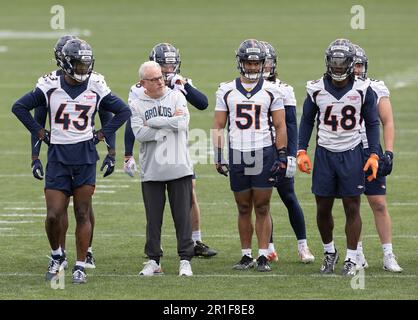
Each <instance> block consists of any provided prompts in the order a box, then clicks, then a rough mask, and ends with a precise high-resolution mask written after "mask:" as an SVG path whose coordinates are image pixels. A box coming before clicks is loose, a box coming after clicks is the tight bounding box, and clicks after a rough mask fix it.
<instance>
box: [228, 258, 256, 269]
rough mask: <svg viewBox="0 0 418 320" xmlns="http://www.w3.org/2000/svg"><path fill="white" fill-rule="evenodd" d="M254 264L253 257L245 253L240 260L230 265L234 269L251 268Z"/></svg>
mask: <svg viewBox="0 0 418 320" xmlns="http://www.w3.org/2000/svg"><path fill="white" fill-rule="evenodd" d="M254 265H255V262H254V260H253V258H250V257H249V256H247V255H244V256H242V258H241V260H240V261H239V262H238V263H237V264H236V265H234V266H233V267H232V269H235V270H247V269H250V268H253V267H254Z"/></svg>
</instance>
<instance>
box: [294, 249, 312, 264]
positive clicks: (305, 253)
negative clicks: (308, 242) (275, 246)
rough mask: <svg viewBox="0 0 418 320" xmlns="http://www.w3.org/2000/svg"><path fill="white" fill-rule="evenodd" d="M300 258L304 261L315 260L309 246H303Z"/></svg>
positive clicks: (299, 253) (299, 251)
mask: <svg viewBox="0 0 418 320" xmlns="http://www.w3.org/2000/svg"><path fill="white" fill-rule="evenodd" d="M298 255H299V260H300V261H301V262H302V263H311V262H314V261H315V257H314V255H313V254H312V253H311V251H310V250H309V248H308V247H303V248H302V249H300V250H298Z"/></svg>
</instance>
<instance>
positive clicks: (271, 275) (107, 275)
mask: <svg viewBox="0 0 418 320" xmlns="http://www.w3.org/2000/svg"><path fill="white" fill-rule="evenodd" d="M70 274H71V273H70V272H68V275H70ZM0 277H45V274H44V273H19V272H16V273H7V272H2V273H0ZM88 277H89V278H95V277H97V278H138V279H150V277H143V278H142V277H140V276H138V274H114V273H103V274H100V273H96V272H95V273H89V275H88ZM160 277H176V278H178V279H181V278H180V277H179V276H178V274H177V273H175V272H174V270H173V271H172V273H171V274H167V273H166V274H164V275H159V276H155V278H156V279H158V278H160ZM267 277H268V278H322V279H327V278H330V277H331V278H338V279H342V280H347V281H349V280H351V279H347V278H343V277H342V276H340V275H338V274H333V275H326V276H324V275H321V274H319V273H313V274H275V273H263V274H244V273H243V272H238V273H237V274H223V273H219V274H217V273H211V274H193V277H192V278H240V279H241V278H267ZM365 277H366V278H377V279H378V278H403V279H415V278H417V277H418V275H416V274H374V275H368V274H367V272H366V273H365Z"/></svg>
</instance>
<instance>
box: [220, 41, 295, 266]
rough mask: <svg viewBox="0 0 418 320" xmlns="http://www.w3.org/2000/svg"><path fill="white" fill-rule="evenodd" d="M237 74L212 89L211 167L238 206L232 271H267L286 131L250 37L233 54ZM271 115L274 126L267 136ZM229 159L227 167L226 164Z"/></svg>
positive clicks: (278, 96) (275, 90) (275, 91)
mask: <svg viewBox="0 0 418 320" xmlns="http://www.w3.org/2000/svg"><path fill="white" fill-rule="evenodd" d="M236 59H237V68H238V70H239V71H240V77H238V78H236V79H235V80H233V81H230V82H226V83H221V84H220V86H219V88H218V91H217V92H216V107H215V117H214V127H213V128H214V130H213V143H214V151H215V166H216V170H217V171H218V172H219V173H220V174H222V175H225V176H227V175H228V171H229V174H230V186H231V190H232V191H233V193H234V197H235V201H236V203H237V208H238V230H239V235H240V241H241V250H242V251H241V253H242V258H241V260H240V261H239V262H238V263H237V264H235V265H234V266H233V269H235V270H247V269H249V268H253V267H254V266H255V265H256V270H257V271H259V272H265V271H271V267H270V265H269V263H268V258H267V256H268V246H269V239H270V236H271V218H270V198H271V194H272V188H273V186H274V180H275V177H276V176H277V175H283V176H284V174H285V172H286V165H287V156H288V154H287V149H286V146H287V134H286V123H285V110H284V105H283V97H284V94H283V93H282V91H281V89H280V88H279V87H278V86H276V85H274V84H272V83H271V82H269V81H265V80H264V79H263V67H264V63H265V59H266V53H265V50H264V46H263V44H262V43H260V42H259V41H257V40H255V39H248V40H245V41H244V42H242V43H241V44H240V46H239V48H238V50H237V52H236ZM270 115H271V119H272V122H273V125H274V127H275V130H276V139H275V141H273V140H272V134H271V130H270V127H271V124H270ZM227 122H228V124H229V128H228V129H229V130H228V132H229V135H228V140H229V141H228V145H229V161H226V160H225V159H224V157H223V147H224V136H223V130H224V128H225V126H226V124H227ZM228 163H229V166H228ZM253 207H254V209H255V216H256V218H255V230H256V235H257V240H258V248H259V250H258V258H257V260H256V263H255V264H254V261H253V258H252V250H251V241H252V235H253V227H252V208H253Z"/></svg>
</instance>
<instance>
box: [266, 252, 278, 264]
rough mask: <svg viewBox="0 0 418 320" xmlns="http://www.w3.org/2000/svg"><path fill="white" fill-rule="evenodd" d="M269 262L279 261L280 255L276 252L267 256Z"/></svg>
mask: <svg viewBox="0 0 418 320" xmlns="http://www.w3.org/2000/svg"><path fill="white" fill-rule="evenodd" d="M267 260H268V261H270V262H271V261H279V255H278V254H277V252H276V250H274V251H271V252H270V253H269V254H268V255H267Z"/></svg>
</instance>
